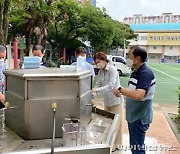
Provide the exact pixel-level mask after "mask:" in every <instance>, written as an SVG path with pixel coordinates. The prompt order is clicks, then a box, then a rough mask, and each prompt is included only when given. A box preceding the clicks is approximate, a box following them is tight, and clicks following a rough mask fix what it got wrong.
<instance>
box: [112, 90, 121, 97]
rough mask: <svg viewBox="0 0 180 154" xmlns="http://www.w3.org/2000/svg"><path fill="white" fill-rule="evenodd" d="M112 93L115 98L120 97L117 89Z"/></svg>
mask: <svg viewBox="0 0 180 154" xmlns="http://www.w3.org/2000/svg"><path fill="white" fill-rule="evenodd" d="M113 93H114V95H116V97H119V96H120V92H119V90H118V89H113Z"/></svg>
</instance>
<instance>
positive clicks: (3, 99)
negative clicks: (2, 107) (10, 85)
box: [0, 92, 5, 104]
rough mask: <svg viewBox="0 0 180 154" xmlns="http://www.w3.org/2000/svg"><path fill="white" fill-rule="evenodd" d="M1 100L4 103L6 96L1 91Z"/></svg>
mask: <svg viewBox="0 0 180 154" xmlns="http://www.w3.org/2000/svg"><path fill="white" fill-rule="evenodd" d="M0 101H1V102H2V103H3V104H4V103H5V96H4V95H3V94H2V93H1V92H0Z"/></svg>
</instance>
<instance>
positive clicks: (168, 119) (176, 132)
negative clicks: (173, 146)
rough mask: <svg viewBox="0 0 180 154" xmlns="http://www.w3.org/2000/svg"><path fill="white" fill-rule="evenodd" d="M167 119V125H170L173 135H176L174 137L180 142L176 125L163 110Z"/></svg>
mask: <svg viewBox="0 0 180 154" xmlns="http://www.w3.org/2000/svg"><path fill="white" fill-rule="evenodd" d="M163 113H164V115H165V117H166V119H167V121H168V124H169V126H170V127H171V129H172V131H173V133H174V135H175V136H176V139H177V140H178V142H180V133H179V132H178V129H177V127H176V125H175V124H174V122H173V121H172V119H171V117H170V116H169V115H168V114H169V113H168V112H163Z"/></svg>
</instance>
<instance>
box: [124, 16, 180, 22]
mask: <svg viewBox="0 0 180 154" xmlns="http://www.w3.org/2000/svg"><path fill="white" fill-rule="evenodd" d="M123 22H124V23H126V24H152V23H180V15H173V14H172V13H163V14H162V15H160V16H143V15H142V14H135V15H133V17H125V18H124V20H123Z"/></svg>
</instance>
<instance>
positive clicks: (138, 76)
mask: <svg viewBox="0 0 180 154" xmlns="http://www.w3.org/2000/svg"><path fill="white" fill-rule="evenodd" d="M146 59H147V52H146V51H145V50H144V49H142V48H140V47H135V48H134V50H133V52H132V56H131V60H132V61H133V68H134V71H133V73H132V74H131V76H130V80H129V83H128V88H123V87H119V88H118V89H114V94H115V95H116V96H119V95H120V94H122V95H124V96H126V120H127V122H128V129H129V135H130V148H131V151H132V153H133V154H145V144H144V140H145V134H146V131H147V130H148V128H149V124H150V123H151V122H152V116H153V111H152V99H153V97H154V93H155V77H154V74H153V72H152V71H151V70H150V69H149V68H148V67H147V66H146V63H145V61H146Z"/></svg>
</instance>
